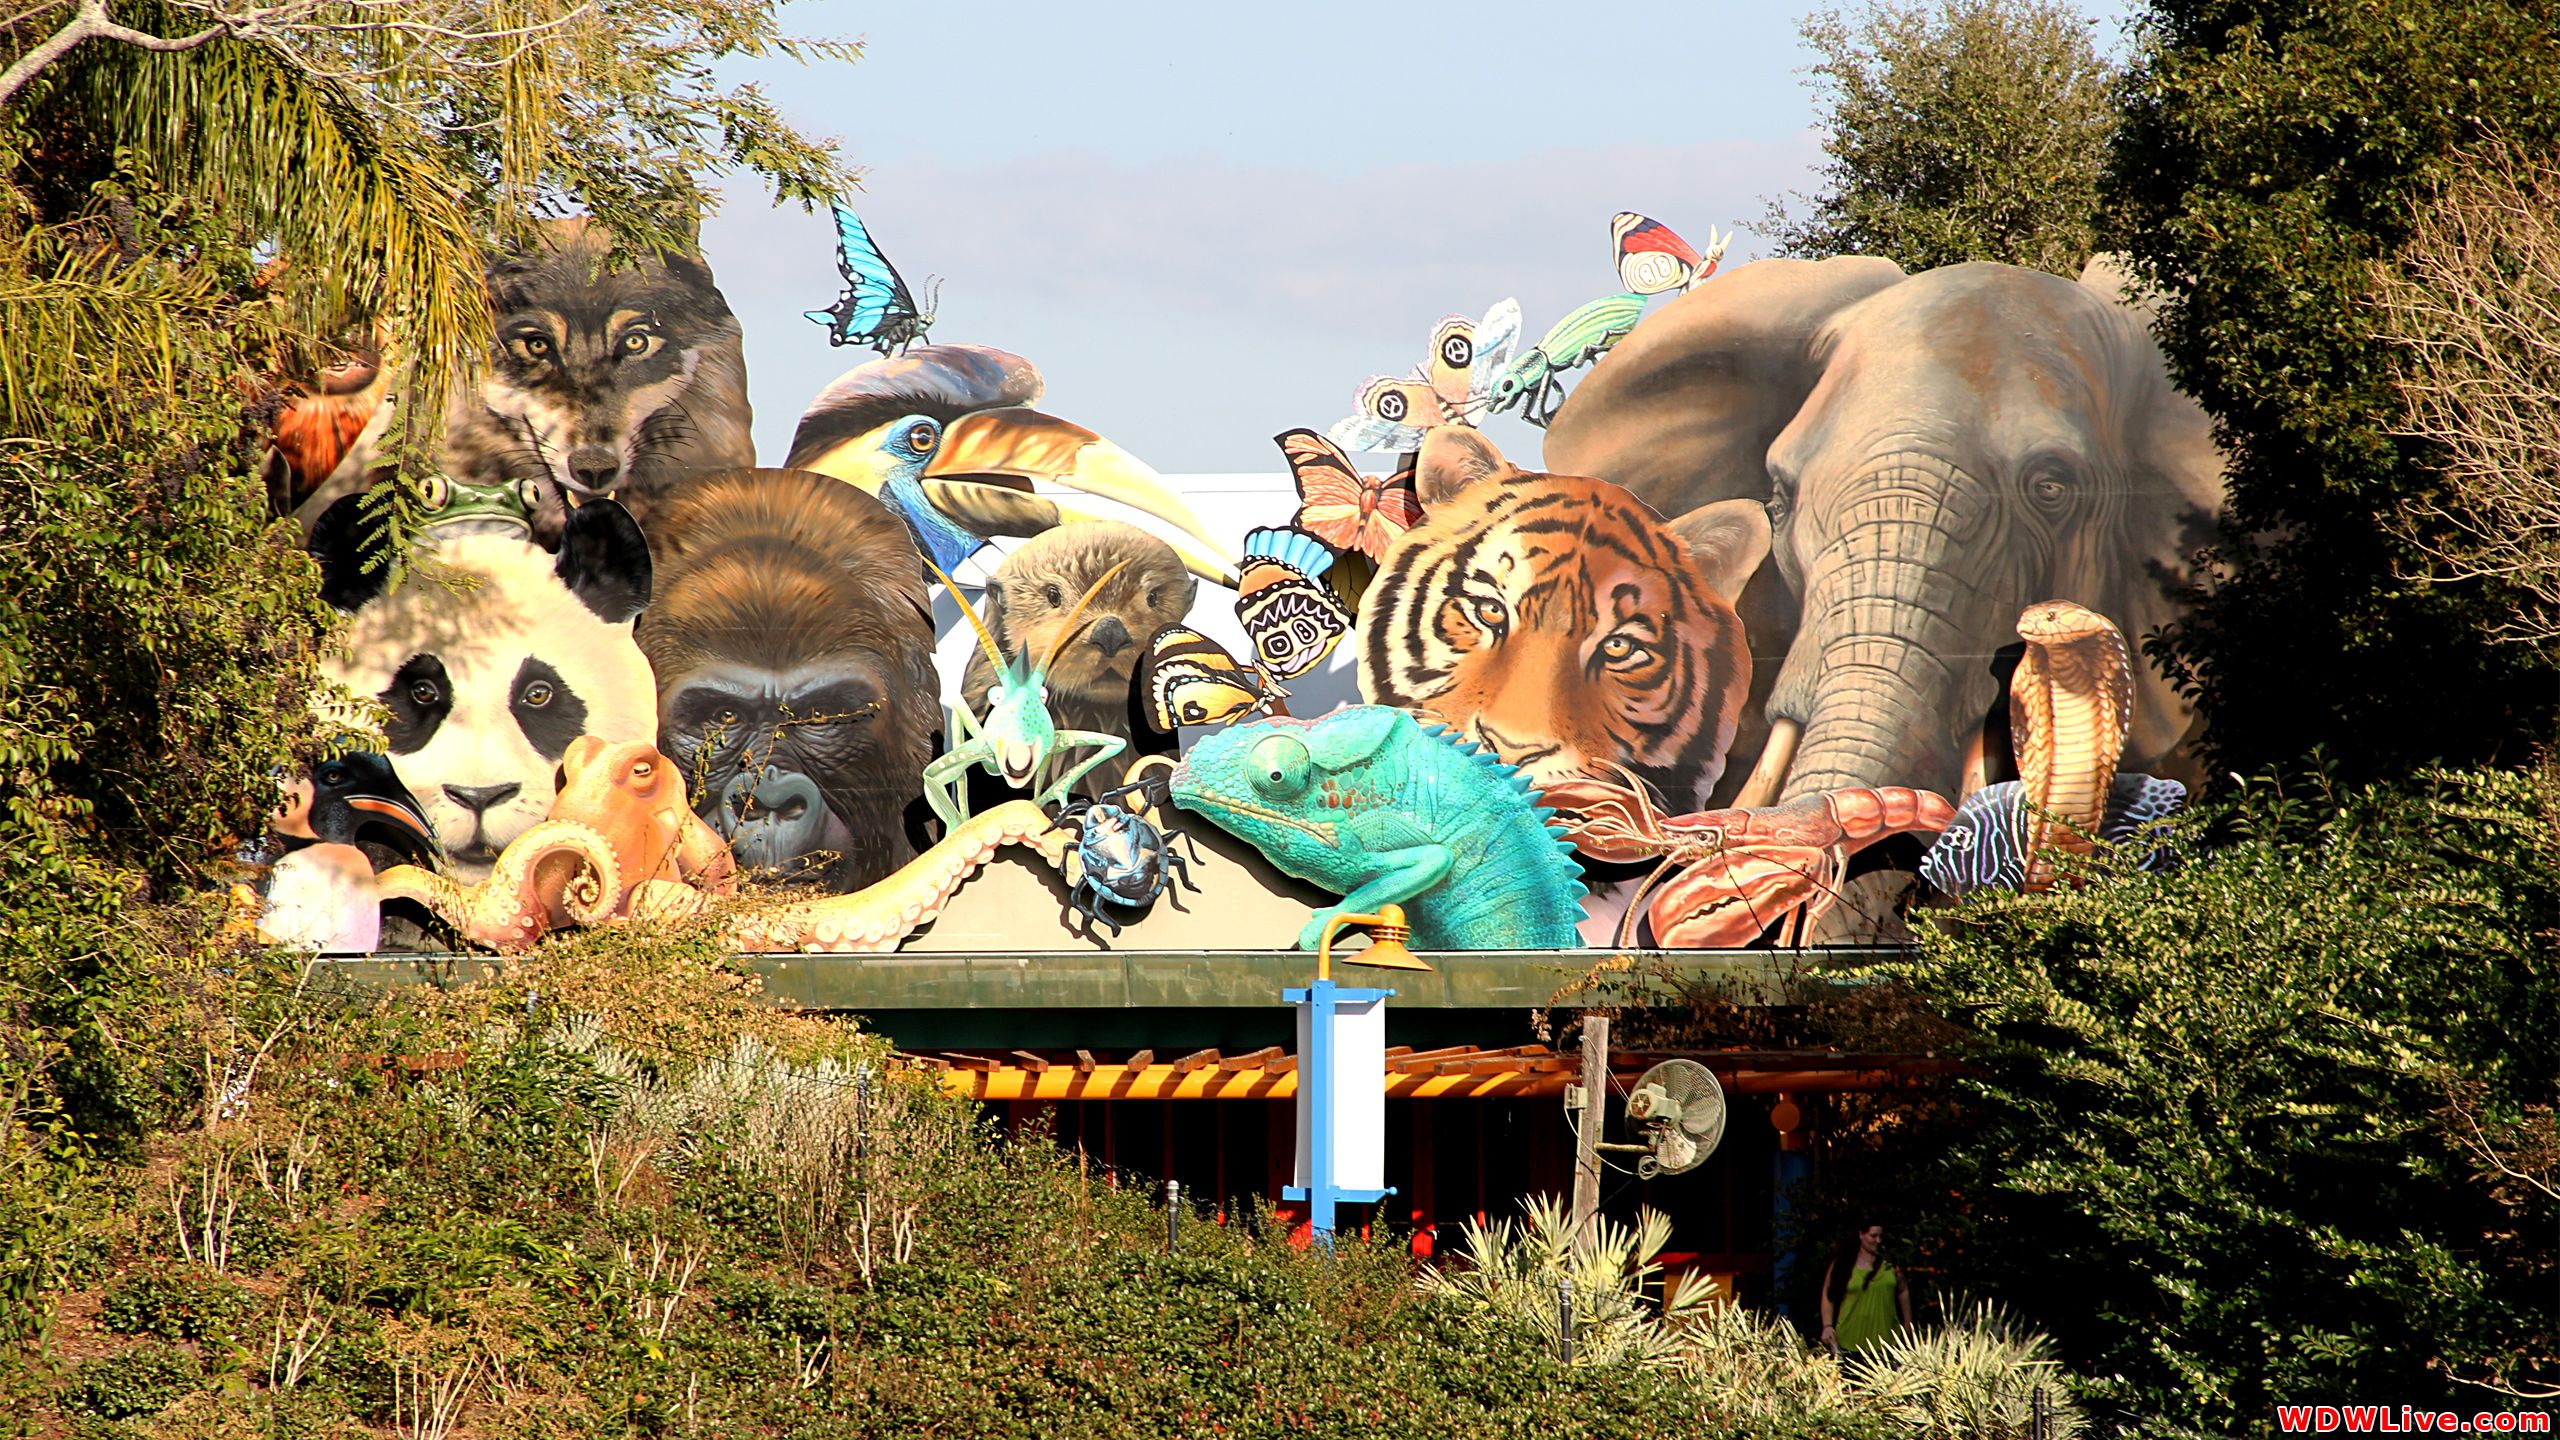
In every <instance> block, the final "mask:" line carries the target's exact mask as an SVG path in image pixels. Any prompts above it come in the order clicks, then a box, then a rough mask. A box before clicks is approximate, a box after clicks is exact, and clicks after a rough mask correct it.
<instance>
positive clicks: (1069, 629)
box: [1037, 560, 1129, 675]
mask: <svg viewBox="0 0 2560 1440" xmlns="http://www.w3.org/2000/svg"><path fill="white" fill-rule="evenodd" d="M1128 568H1129V562H1128V561H1126V560H1123V561H1121V562H1120V563H1119V564H1117V565H1114V566H1112V567H1111V568H1110V569H1108V570H1105V571H1103V572H1102V578H1101V579H1099V580H1096V581H1094V582H1093V584H1092V585H1091V586H1089V587H1087V588H1086V590H1085V592H1084V595H1083V597H1082V598H1080V599H1078V600H1077V601H1076V608H1074V609H1073V610H1070V611H1068V612H1067V621H1066V623H1065V624H1063V625H1061V626H1059V627H1058V638H1057V639H1055V640H1052V641H1050V642H1049V653H1048V654H1046V655H1043V656H1041V657H1040V669H1039V670H1038V672H1037V673H1039V674H1042V675H1046V674H1048V673H1049V662H1050V661H1052V660H1055V659H1057V658H1058V652H1059V651H1061V650H1064V649H1066V648H1067V642H1068V641H1069V640H1071V639H1073V638H1075V633H1076V621H1077V620H1079V619H1081V618H1083V616H1084V607H1086V606H1087V605H1090V604H1092V603H1093V597H1094V596H1096V595H1099V594H1101V593H1102V587H1103V586H1105V585H1108V584H1110V583H1111V577H1112V576H1114V575H1117V574H1119V573H1120V572H1121V571H1123V570H1126V569H1128Z"/></svg>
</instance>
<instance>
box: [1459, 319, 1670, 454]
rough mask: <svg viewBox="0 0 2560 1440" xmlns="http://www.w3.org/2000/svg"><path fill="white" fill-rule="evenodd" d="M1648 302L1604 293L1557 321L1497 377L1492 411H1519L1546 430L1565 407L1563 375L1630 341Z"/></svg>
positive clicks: (1498, 412) (1530, 421)
mask: <svg viewBox="0 0 2560 1440" xmlns="http://www.w3.org/2000/svg"><path fill="white" fill-rule="evenodd" d="M1644 298H1645V297H1643V296H1642V295H1603V296H1601V297H1600V298H1599V299H1597V300H1594V301H1592V302H1590V303H1589V304H1587V305H1581V306H1577V307H1575V309H1574V311H1573V313H1572V314H1570V315H1567V316H1565V317H1564V318H1563V319H1561V320H1559V321H1557V322H1556V323H1555V325H1554V326H1553V327H1552V328H1550V329H1549V330H1548V331H1547V333H1546V335H1545V337H1544V338H1543V339H1541V340H1539V341H1538V343H1537V344H1535V345H1532V346H1530V347H1529V349H1528V350H1527V351H1525V352H1523V353H1522V354H1521V355H1520V357H1519V358H1518V359H1515V360H1513V361H1512V362H1511V363H1510V365H1509V366H1507V367H1505V368H1504V370H1503V372H1502V373H1501V374H1500V375H1498V376H1496V377H1494V382H1493V399H1492V403H1491V404H1489V405H1488V406H1487V407H1486V408H1487V409H1488V410H1489V411H1490V412H1491V413H1493V414H1496V415H1499V414H1501V413H1502V412H1504V411H1506V410H1512V409H1517V410H1519V412H1520V418H1521V419H1523V420H1526V421H1528V422H1529V423H1530V424H1532V425H1535V426H1538V427H1539V428H1540V429H1544V428H1545V427H1546V423H1547V422H1548V421H1549V420H1552V419H1554V418H1555V413H1556V410H1557V408H1558V407H1559V406H1561V405H1562V404H1563V403H1564V396H1563V389H1564V387H1563V386H1562V384H1561V383H1559V380H1558V377H1559V376H1561V375H1563V374H1564V373H1565V372H1566V371H1568V370H1572V369H1575V368H1577V367H1579V366H1583V365H1588V364H1590V363H1591V362H1592V361H1594V360H1597V359H1599V358H1600V356H1601V355H1602V353H1603V352H1605V351H1607V350H1608V349H1609V347H1611V346H1613V345H1615V344H1617V343H1618V342H1619V341H1621V340H1623V339H1625V338H1627V333H1628V332H1629V331H1631V330H1633V329H1635V328H1636V322H1637V321H1638V320H1641V319H1643V318H1644Z"/></svg>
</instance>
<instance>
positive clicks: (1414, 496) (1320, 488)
mask: <svg viewBox="0 0 2560 1440" xmlns="http://www.w3.org/2000/svg"><path fill="white" fill-rule="evenodd" d="M1272 438H1273V439H1274V440H1275V441H1277V442H1278V444H1279V446H1280V453H1281V454H1283V455H1286V456H1288V457H1289V470H1290V473H1292V474H1293V475H1295V476H1296V477H1297V480H1298V517H1297V522H1296V523H1297V526H1298V528H1299V529H1301V530H1305V531H1307V532H1308V533H1310V534H1312V535H1314V536H1316V537H1317V538H1318V539H1320V540H1322V541H1324V543H1326V544H1327V545H1330V546H1332V547H1333V548H1334V549H1336V550H1343V551H1350V550H1357V551H1359V552H1360V553H1361V554H1363V555H1366V556H1368V557H1369V558H1370V559H1372V560H1378V559H1383V558H1385V556H1386V553H1387V545H1388V543H1389V542H1391V541H1393V540H1394V539H1395V538H1396V537H1397V536H1399V535H1401V534H1403V533H1404V532H1406V531H1407V530H1410V529H1412V528H1413V527H1414V526H1415V525H1417V524H1420V523H1421V521H1422V496H1421V495H1420V493H1419V492H1417V491H1416V490H1415V488H1414V476H1413V464H1414V457H1413V456H1412V455H1410V454H1408V455H1406V456H1405V457H1404V464H1403V466H1402V467H1401V468H1399V469H1397V470H1396V471H1395V472H1393V473H1392V474H1387V475H1363V474H1361V473H1360V471H1359V470H1358V469H1357V468H1355V467H1354V466H1353V465H1352V463H1351V457H1350V456H1348V455H1345V454H1343V453H1342V450H1341V448H1340V447H1338V446H1336V445H1335V444H1334V443H1333V442H1332V441H1330V440H1327V439H1326V438H1324V437H1323V436H1322V435H1319V434H1317V433H1316V432H1314V431H1313V430H1291V431H1287V432H1285V433H1283V434H1280V435H1276V436H1274V437H1272Z"/></svg>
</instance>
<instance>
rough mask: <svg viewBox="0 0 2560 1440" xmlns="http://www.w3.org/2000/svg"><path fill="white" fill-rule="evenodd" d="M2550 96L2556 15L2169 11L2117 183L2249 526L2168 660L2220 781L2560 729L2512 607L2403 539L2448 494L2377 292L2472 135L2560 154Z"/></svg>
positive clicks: (2171, 645)
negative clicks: (2318, 756)
mask: <svg viewBox="0 0 2560 1440" xmlns="http://www.w3.org/2000/svg"><path fill="white" fill-rule="evenodd" d="M2554 93H2560V27H2555V26H2554V25H2553V24H2552V20H2551V13H2550V8H2549V7H2548V6H2547V5H2543V4H2539V3H2516V0H2491V3H2486V4H2480V5H2461V6H2440V5H2435V4H2431V3H2427V0H2311V3H2295V0H2282V3H2256V0H2154V3H2153V4H2152V5H2151V6H2150V7H2149V20H2148V23H2147V26H2146V29H2145V43H2144V51H2143V55H2142V57H2141V59H2140V63H2139V64H2138V66H2137V70H2136V74H2135V76H2134V79H2133V81H2132V82H2131V85H2130V95H2131V100H2130V110H2129V115H2128V119H2127V121H2126V124H2125V127H2124V129H2123V131H2122V132H2121V137H2120V140H2119V144H2118V147H2117V152H2116V156H2115V160H2114V162H2113V169H2112V172H2111V174H2112V178H2111V180H2110V182H2109V188H2110V192H2111V194H2112V196H2113V197H2114V203H2115V206H2116V208H2117V212H2118V215H2119V219H2118V221H2117V228H2118V229H2120V231H2121V232H2122V235H2123V237H2124V244H2125V246H2126V248H2127V249H2128V250H2130V252H2131V253H2132V254H2133V256H2134V257H2135V259H2136V262H2137V268H2139V269H2140V270H2142V271H2143V272H2145V274H2146V276H2147V278H2149V279H2151V280H2153V281H2156V282H2157V283H2158V284H2159V285H2160V286H2161V287H2162V288H2163V289H2165V291H2166V292H2167V296H2168V298H2167V301H2166V303H2165V305H2164V306H2163V308H2162V310H2161V314H2160V321H2159V334H2160V337H2161V341H2162V344H2163V347H2164V348H2165V349H2166V350H2167V352H2168V355H2169V360H2170V364H2171V366H2172V368H2173V371H2174V373H2175V374H2176V376H2177V378H2178V381H2179V383H2180V385H2181V386H2183V387H2184V388H2185V389H2186V390H2187V391H2188V392H2189V393H2191V394H2193V395H2194V396H2195V397H2196V398H2197V399H2198V400H2199V401H2200V402H2202V404H2203V405H2204V407H2205V409H2206V410H2207V411H2209V412H2210V413H2212V414H2213V415H2214V416H2215V418H2216V419H2217V421H2218V422H2219V428H2220V431H2221V435H2222V438H2223V440H2224V442H2225V444H2226V445H2227V447H2228V448H2229V451H2230V454H2231V472H2230V482H2231V509H2232V515H2233V518H2234V520H2235V521H2236V522H2237V526H2238V531H2239V533H2238V535H2237V536H2235V538H2234V539H2233V540H2232V541H2231V542H2230V543H2228V544H2226V545H2224V546H2223V547H2222V548H2221V549H2220V550H2219V551H2218V552H2216V553H2215V555H2214V556H2213V557H2212V558H2213V561H2214V564H2215V566H2216V567H2218V570H2219V572H2220V573H2219V578H2218V579H2217V580H2216V581H2215V582H2214V583H2212V584H2211V585H2210V586H2209V587H2208V588H2207V590H2206V591H2205V593H2203V594H2201V595H2200V596H2198V597H2197V608H2196V609H2195V611H2194V613H2193V615H2192V618H2190V619H2188V620H2187V621H2185V622H2183V623H2181V624H2180V625H2179V626H2177V627H2176V629H2175V630H2174V632H2173V633H2172V634H2171V635H2169V636H2168V637H2167V641H2168V644H2167V647H2166V649H2165V650H2164V651H2162V653H2163V654H2164V655H2166V656H2168V657H2169V658H2171V659H2173V660H2174V661H2176V662H2177V663H2179V664H2180V665H2181V666H2183V669H2184V675H2185V678H2186V679H2187V680H2188V681H2189V683H2191V684H2192V686H2193V687H2194V688H2195V691H2196V693H2197V698H2198V704H2199V708H2200V710H2201V712H2202V715H2203V718H2204V720H2205V721H2206V723H2207V725H2208V727H2209V728H2208V730H2207V732H2206V733H2207V738H2208V743H2209V744H2210V746H2211V747H2212V749H2213V751H2214V753H2215V754H2216V755H2217V756H2218V757H2219V761H2220V763H2219V764H2218V766H2217V768H2218V769H2222V770H2231V771H2240V772H2244V773H2255V772H2256V771H2257V770H2259V769H2261V768H2263V767H2266V766H2270V765H2278V764H2284V763H2287V762H2289V761H2291V760H2292V759H2293V758H2294V757H2297V756H2299V755H2301V754H2302V753H2304V752H2305V751H2306V750H2308V749H2310V748H2312V747H2313V746H2314V745H2321V746H2325V747H2326V748H2327V749H2328V751H2329V752H2330V753H2331V754H2332V755H2333V756H2334V757H2335V758H2336V760H2337V761H2338V762H2339V763H2340V764H2341V765H2342V766H2343V767H2344V773H2346V774H2347V775H2348V776H2349V777H2350V778H2353V779H2358V780H2369V779H2378V778H2384V777H2388V776H2393V775H2399V774H2406V773H2407V772H2408V771H2409V770H2410V769H2412V768H2413V767H2414V766H2416V765H2419V764H2423V763H2427V762H2429V761H2435V760H2442V761H2445V762H2449V763H2454V764H2475V763H2484V762H2489V761H2493V760H2500V759H2503V760H2504V761H2506V762H2507V763H2515V762H2518V761H2521V760H2522V759H2523V758H2525V756H2527V755H2528V754H2530V753H2531V750H2532V748H2533V747H2535V746H2538V745H2540V744H2542V743H2544V742H2545V741H2546V740H2547V738H2548V737H2549V735H2550V734H2551V730H2552V719H2553V708H2554V707H2553V700H2554V696H2555V695H2560V681H2555V678H2554V675H2553V672H2552V670H2551V668H2550V665H2549V662H2548V660H2547V659H2546V658H2545V657H2543V656H2540V655H2537V654H2535V653H2533V652H2531V651H2528V650H2526V649H2524V648H2522V647H2514V646H2507V647H2497V646H2487V645H2482V644H2480V643H2478V642H2479V640H2480V639H2481V638H2482V637H2483V636H2485V635H2486V634H2488V633H2489V632H2491V631H2492V630H2494V629H2495V628H2496V627H2497V626H2498V625H2499V624H2500V623H2501V622H2502V621H2503V620H2505V619H2506V618H2507V616H2508V615H2509V614H2510V613H2511V612H2512V611H2513V609H2514V606H2515V597H2514V596H2513V594H2512V593H2511V592H2509V591H2507V590H2506V589H2504V588H2503V587H2501V586H2499V585H2497V584H2494V583H2488V582H2483V581H2471V582H2466V583H2430V581H2429V579H2427V578H2426V575H2427V569H2428V565H2427V561H2426V557H2425V554H2424V549H2423V543H2422V537H2421V536H2413V535H2411V534H2410V533H2409V530H2410V527H2408V526H2404V525H2402V524H2400V523H2398V522H2399V521H2400V520H2401V519H2402V518H2403V517H2404V516H2406V515H2407V514H2408V512H2409V507H2411V506H2413V505H2423V504H2424V503H2427V502H2429V501H2430V500H2431V499H2433V498H2435V497H2437V496H2439V495H2440V493H2441V492H2440V486H2441V483H2442V482H2441V478H2440V476H2439V474H2438V469H2437V466H2438V462H2437V460H2436V458H2435V457H2434V456H2433V455H2432V454H2431V452H2430V449H2429V447H2428V446H2427V445H2426V444H2425V443H2424V442H2422V441H2419V440H2416V439H2413V438H2410V437H2405V436H2401V435H2398V434H2396V433H2394V432H2395V431H2397V430H2398V429H2400V428H2401V427H2402V420H2403V415H2404V411H2403V408H2402V405H2401V401H2400V397H2399V396H2398V395H2397V394H2396V393H2395V391H2394V389H2393V385H2392V368H2391V366H2389V365H2388V364H2385V363H2381V362H2382V361H2384V360H2385V359H2386V358H2387V350H2386V347H2385V345H2384V342H2383V337H2382V326H2383V324H2384V316H2385V312H2384V311H2383V310H2382V309H2381V307H2379V306H2378V305H2377V304H2376V303H2375V300H2376V288H2377V287H2376V283H2375V278H2374V277H2375V267H2376V266H2377V265H2379V264H2386V263H2396V261H2395V260H2394V257H2395V256H2396V254H2397V252H2398V251H2399V249H2400V247H2401V245H2402V243H2403V241H2404V240H2405V239H2406V238H2407V236H2408V235H2409V233H2410V229H2411V226H2412V224H2413V222H2414V220H2415V217H2416V215H2417V214H2418V212H2419V209H2420V207H2421V205H2422V204H2424V203H2425V202H2426V201H2427V199H2428V198H2429V196H2430V195H2431V194H2432V193H2433V191H2434V189H2435V187H2436V186H2437V185H2438V183H2439V182H2441V181H2442V180H2444V179H2445V178H2446V177H2447V175H2448V173H2449V170H2450V168H2451V167H2452V166H2453V165H2454V164H2455V163H2456V160H2457V156H2458V155H2459V153H2460V152H2461V151H2462V150H2463V149H2464V147H2467V146H2471V145H2474V144H2476V143H2478V142H2480V141H2481V140H2482V139H2483V138H2484V137H2486V136H2488V135H2490V134H2497V135H2501V136H2503V137H2505V138H2506V139H2507V140H2508V141H2509V142H2511V143H2514V144H2516V145H2519V146H2523V147H2526V148H2529V149H2541V150H2548V149H2549V148H2550V147H2551V146H2552V144H2553V143H2554V141H2555V139H2560V110H2555V109H2554V108H2553V107H2552V105H2551V104H2550V103H2549V102H2550V97H2551V96H2552V95H2553V94H2554ZM2421 528H2422V529H2423V527H2421ZM2449 696H2459V697H2461V703H2459V704H2448V703H2446V697H2449Z"/></svg>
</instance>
